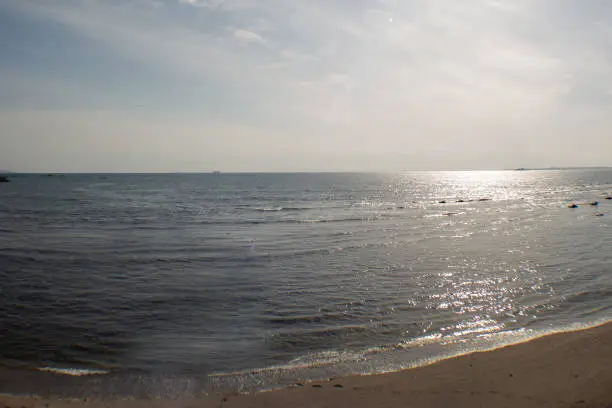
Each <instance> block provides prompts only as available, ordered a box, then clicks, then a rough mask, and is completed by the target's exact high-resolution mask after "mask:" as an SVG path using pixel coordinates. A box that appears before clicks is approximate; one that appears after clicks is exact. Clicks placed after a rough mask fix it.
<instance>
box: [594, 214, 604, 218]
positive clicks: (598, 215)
mask: <svg viewBox="0 0 612 408" xmlns="http://www.w3.org/2000/svg"><path fill="white" fill-rule="evenodd" d="M595 216H596V217H603V216H604V214H595Z"/></svg>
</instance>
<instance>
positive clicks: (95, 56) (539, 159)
mask: <svg viewBox="0 0 612 408" xmlns="http://www.w3.org/2000/svg"><path fill="white" fill-rule="evenodd" d="M611 20H612V1H609V0H585V1H576V0H471V1H469V0H465V1H463V0H462V1H459V0H74V1H70V0H53V1H49V0H2V1H0V168H7V169H10V170H15V171H44V172H47V171H53V172H60V171H94V172H96V171H189V170H205V171H208V170H211V169H220V170H223V171H334V170H343V171H353V170H366V171H370V170H418V169H423V170H428V169H496V168H506V167H519V166H524V167H527V166H549V165H612V21H611Z"/></svg>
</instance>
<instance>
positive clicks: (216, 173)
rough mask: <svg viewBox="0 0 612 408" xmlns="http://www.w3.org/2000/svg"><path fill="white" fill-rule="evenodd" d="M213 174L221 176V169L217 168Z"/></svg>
mask: <svg viewBox="0 0 612 408" xmlns="http://www.w3.org/2000/svg"><path fill="white" fill-rule="evenodd" d="M212 175H213V176H220V175H221V172H220V171H219V170H215V171H213V172H212Z"/></svg>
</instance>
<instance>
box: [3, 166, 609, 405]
mask: <svg viewBox="0 0 612 408" xmlns="http://www.w3.org/2000/svg"><path fill="white" fill-rule="evenodd" d="M11 178H12V182H10V183H2V184H0V310H1V312H0V392H14V393H23V392H36V393H43V394H45V393H55V394H66V395H72V394H79V395H83V394H87V395H96V394H97V393H102V394H104V393H106V394H108V393H109V392H111V393H113V394H119V395H123V394H131V395H135V396H152V395H154V396H176V395H182V394H186V393H199V392H203V391H204V392H211V391H216V390H230V389H231V390H236V391H245V390H253V389H262V388H270V387H276V386H282V385H288V384H292V383H294V382H296V381H303V380H306V379H313V378H326V377H329V376H337V375H344V374H350V373H369V372H380V371H389V370H397V369H401V368H405V367H410V366H413V365H415V364H422V363H423V362H426V361H430V360H434V359H438V358H442V357H445V356H451V355H455V354H458V353H464V352H466V351H469V350H474V349H486V348H491V347H495V346H497V345H500V344H505V343H508V342H518V341H522V340H525V339H528V338H530V337H533V336H537V335H541V334H543V333H546V332H550V331H556V330H563V329H567V328H571V327H582V326H586V325H592V324H594V323H597V322H602V321H606V320H609V319H610V318H612V266H611V265H612V250H611V248H612V211H611V210H612V200H605V197H606V195H607V194H610V193H611V192H612V171H607V170H590V171H577V170H576V171H506V172H431V173H429V172H422V173H421V172H419V173H405V174H390V175H383V174H221V175H219V176H214V175H209V174H186V175H180V174H177V175H111V174H109V175H65V176H55V177H46V176H40V175H14V176H12V177H11ZM485 199H486V200H485ZM459 200H463V201H464V202H458V201H459ZM595 200H597V201H599V202H600V205H599V206H598V207H595V206H591V205H588V202H592V201H595ZM440 201H446V203H440ZM571 202H576V203H578V204H580V207H579V208H577V209H569V208H567V206H568V205H569V204H570V203H571ZM598 214H603V216H597V215H598Z"/></svg>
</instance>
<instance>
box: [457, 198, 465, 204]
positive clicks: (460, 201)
mask: <svg viewBox="0 0 612 408" xmlns="http://www.w3.org/2000/svg"><path fill="white" fill-rule="evenodd" d="M457 202H458V203H465V200H461V199H459V200H457Z"/></svg>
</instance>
